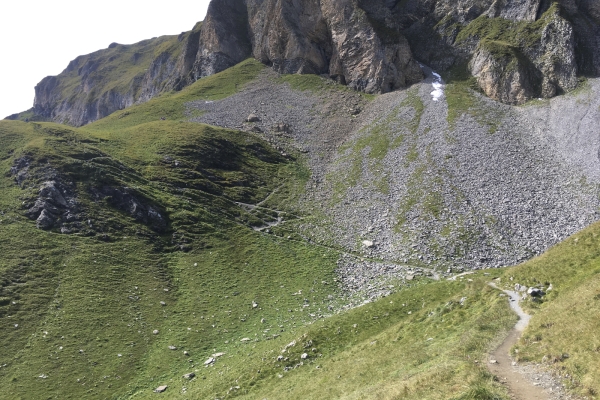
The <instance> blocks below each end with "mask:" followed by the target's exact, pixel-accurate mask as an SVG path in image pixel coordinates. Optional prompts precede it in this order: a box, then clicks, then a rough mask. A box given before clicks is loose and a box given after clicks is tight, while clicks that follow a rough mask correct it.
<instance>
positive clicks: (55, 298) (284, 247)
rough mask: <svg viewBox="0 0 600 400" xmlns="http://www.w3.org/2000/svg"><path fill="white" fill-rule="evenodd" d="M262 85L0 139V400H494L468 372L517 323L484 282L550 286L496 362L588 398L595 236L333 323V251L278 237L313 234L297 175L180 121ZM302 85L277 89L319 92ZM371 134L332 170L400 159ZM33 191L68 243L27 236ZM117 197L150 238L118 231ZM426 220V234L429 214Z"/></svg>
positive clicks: (5, 130) (243, 143)
mask: <svg viewBox="0 0 600 400" xmlns="http://www.w3.org/2000/svg"><path fill="white" fill-rule="evenodd" d="M165 46H167V44H165ZM263 68H264V66H263V65H262V64H260V63H259V62H257V61H255V60H247V61H244V62H242V63H241V64H239V65H237V66H235V67H233V68H230V69H228V70H226V71H224V72H222V73H219V74H216V75H213V76H211V77H208V78H203V79H201V80H198V81H197V82H196V83H194V84H192V85H191V86H189V87H187V88H185V89H183V90H182V91H179V92H169V93H164V94H162V95H160V96H158V97H156V98H154V99H152V100H150V101H148V102H147V103H144V104H138V105H135V106H132V107H130V108H128V109H125V110H121V111H117V112H115V113H113V114H112V115H110V116H108V117H106V118H104V119H102V120H99V121H97V122H94V123H92V124H89V125H86V126H84V127H81V128H73V127H70V126H66V125H59V124H55V123H48V122H29V123H26V122H22V121H0V143H1V145H0V170H1V173H0V254H1V257H0V322H1V323H0V337H2V346H0V387H2V390H1V391H0V398H2V399H11V400H14V399H23V400H29V399H129V398H132V399H146V398H159V397H160V398H165V399H175V398H178V399H179V398H189V399H215V398H218V399H229V398H242V399H246V398H247V399H335V398H340V399H455V400H459V399H460V400H467V399H473V400H474V399H509V398H510V397H509V394H508V392H507V390H506V388H505V387H504V386H503V385H501V384H500V383H499V382H498V381H497V379H496V378H495V377H494V376H492V375H491V374H490V373H489V372H488V370H487V368H486V363H487V355H488V353H489V352H490V351H491V350H492V349H494V348H495V346H497V345H498V344H499V343H500V342H501V341H502V340H503V339H504V337H505V335H506V333H507V332H508V330H510V328H511V327H512V326H513V325H514V323H515V322H516V320H517V316H516V315H515V314H513V312H512V311H511V309H510V307H509V304H508V301H507V299H506V297H504V296H502V295H501V293H500V292H499V291H498V290H496V289H493V288H492V287H490V286H489V285H488V283H489V282H490V281H492V280H495V281H496V282H500V284H502V285H506V286H510V285H513V284H514V283H516V282H519V283H522V284H524V285H529V286H534V285H536V284H543V285H547V283H548V284H549V283H552V285H553V289H552V290H551V291H549V292H548V295H547V296H546V297H545V298H544V300H543V301H539V302H534V301H528V303H527V305H528V309H530V310H531V312H532V313H533V314H534V317H533V320H532V325H531V328H529V329H528V330H527V331H526V332H525V335H524V336H523V339H522V340H521V342H519V344H518V345H517V346H516V347H515V349H514V352H515V356H516V357H517V358H518V359H520V360H527V361H535V362H542V361H543V362H546V363H548V364H549V366H550V367H551V368H555V369H556V370H557V371H558V372H560V373H561V374H566V375H565V376H566V377H567V378H566V379H567V380H568V381H569V382H570V385H571V386H572V387H573V388H574V390H576V391H580V392H581V393H584V394H586V395H588V396H594V395H595V394H596V393H597V392H598V391H599V390H600V386H598V383H597V382H598V379H596V378H597V377H598V375H599V371H598V362H597V357H595V355H597V353H598V351H600V350H599V349H600V342H599V340H600V339H599V338H598V335H597V333H596V332H597V331H598V320H597V318H593V317H590V316H594V315H596V314H597V312H598V311H599V307H600V305H599V304H600V303H598V301H599V300H598V298H600V286H599V285H600V283H599V282H600V280H599V279H598V273H599V272H600V264H599V262H598V255H599V254H600V253H599V251H598V248H600V247H599V243H598V241H599V240H600V237H599V236H598V233H597V232H598V229H600V227H599V226H598V225H595V226H592V227H590V228H589V229H587V230H585V231H584V232H582V233H580V234H578V235H575V236H574V237H572V238H570V239H569V240H567V241H566V242H564V243H562V244H560V245H558V246H556V247H555V248H553V249H551V250H550V251H549V252H548V253H547V254H545V255H543V256H541V257H538V258H536V259H534V260H531V261H529V262H527V263H525V264H523V265H520V266H517V267H512V268H504V269H493V270H489V271H487V272H478V273H475V274H472V275H468V276H461V277H459V278H457V279H456V280H453V281H451V280H444V279H442V280H440V281H434V280H433V279H430V278H428V277H415V279H414V280H410V281H405V282H403V283H402V284H401V285H398V287H397V288H396V290H395V291H394V292H393V293H392V294H391V295H389V296H387V297H383V298H381V299H379V300H377V301H373V302H366V303H365V304H363V305H362V306H360V307H355V308H351V309H348V308H346V307H345V305H346V303H345V301H346V299H347V296H349V295H350V294H349V293H348V292H346V291H344V290H343V289H342V286H341V285H340V282H339V278H338V276H337V274H336V268H337V262H338V260H339V259H340V256H341V255H342V253H344V250H343V249H341V248H337V247H335V246H333V245H331V246H329V245H325V244H322V243H321V244H319V243H316V242H314V241H311V240H309V239H307V238H306V237H305V236H303V235H302V234H300V232H298V231H296V228H295V226H296V225H295V224H296V223H298V221H302V220H303V219H305V218H311V217H313V216H312V215H311V214H310V208H308V207H305V204H304V203H303V202H302V201H300V200H299V199H300V198H302V196H303V194H304V193H305V190H306V187H307V182H308V180H309V178H310V172H309V169H308V167H307V160H306V159H305V157H306V156H305V155H303V154H302V153H300V152H289V151H287V152H285V153H284V152H282V151H280V150H278V149H276V148H275V147H273V146H272V145H271V144H270V143H269V142H267V141H266V140H264V139H262V138H261V137H260V136H259V135H257V134H254V133H248V132H242V131H237V130H230V129H224V128H219V127H214V126H208V125H203V124H199V123H194V122H190V121H189V119H190V115H189V112H190V111H189V110H188V109H187V106H186V103H188V102H190V101H194V100H206V101H215V100H219V99H223V98H226V97H228V96H231V95H233V94H235V93H236V91H239V90H242V89H243V88H244V86H245V85H246V84H248V83H250V82H252V81H253V80H254V79H256V77H257V76H258V75H259V74H260V73H261V71H262V70H263ZM120 76H121V75H120ZM122 76H125V75H122ZM119 79H121V78H119ZM123 79H124V78H123ZM320 82H321V78H319V77H316V76H309V77H304V78H303V77H297V76H288V77H284V78H282V82H281V84H289V85H291V86H292V87H295V88H297V89H298V90H327V89H326V88H325V89H324V88H321V83H320ZM448 93H449V94H448V98H449V105H450V107H452V105H451V104H452V101H456V103H464V104H463V105H462V106H461V107H463V108H462V109H461V110H466V108H464V107H467V108H470V107H468V106H469V104H470V103H468V102H463V101H461V100H460V99H459V98H458V97H457V96H463V95H464V96H467V97H468V98H471V97H469V96H471V92H468V91H462V89H461V92H460V93H456V92H452V88H450V89H449V90H448ZM453 93H454V94H453ZM453 96H454V97H453ZM402 106H404V107H409V108H410V109H411V110H412V111H411V112H410V115H411V116H410V118H408V119H407V125H406V135H407V138H406V140H409V139H410V135H416V134H417V130H418V128H419V122H420V118H421V115H422V113H423V103H422V101H421V100H420V99H419V98H417V97H415V95H414V93H412V92H409V93H408V95H407V97H406V100H405V103H404V104H402ZM449 118H450V119H452V118H458V116H456V115H455V116H450V117H449ZM387 124H389V120H382V121H379V122H378V123H375V124H374V125H373V126H372V127H371V129H367V130H365V131H364V133H365V138H364V139H363V140H358V141H356V142H355V143H354V144H353V146H350V147H348V148H347V151H348V152H349V153H352V154H353V155H355V156H357V154H359V153H360V154H362V153H363V152H366V151H367V149H368V151H369V153H368V157H367V158H368V160H369V161H371V162H372V163H374V164H377V163H378V162H381V160H382V159H383V158H385V156H386V154H387V151H388V148H393V147H394V146H400V145H401V144H402V143H403V142H402V140H400V139H398V140H397V142H396V143H394V140H393V138H388V137H387V136H386V132H387V130H386V126H387ZM422 134H426V132H425V133H422ZM349 179H350V180H354V179H355V178H354V177H350V178H349ZM50 180H54V181H60V182H62V184H64V185H65V187H68V188H69V192H70V196H71V197H72V198H73V199H75V200H74V201H75V202H76V204H77V209H78V214H79V215H80V216H81V217H80V218H79V220H78V223H79V225H78V226H79V228H78V229H77V230H75V231H74V232H62V233H61V232H60V231H59V230H58V229H49V230H42V229H38V228H37V227H36V223H35V221H33V220H31V219H29V218H28V217H27V216H26V214H27V209H28V208H29V207H31V206H32V204H35V202H36V199H37V196H38V195H39V192H40V185H42V184H43V183H44V182H46V181H50ZM415 184H418V183H417V182H415ZM107 188H108V189H107ZM109 189H110V190H109ZM387 190H389V188H388V189H387ZM415 190H416V189H415ZM382 191H385V189H382ZM122 192H126V193H127V194H128V195H130V196H132V197H134V198H135V199H137V201H138V202H139V203H140V204H143V205H145V206H146V207H152V209H154V210H158V211H157V212H159V213H160V214H161V215H162V216H163V217H164V218H163V219H164V226H161V227H160V228H157V227H156V226H153V225H152V224H149V223H148V222H147V221H143V220H140V219H136V217H135V215H136V214H135V213H132V212H129V211H128V210H129V208H128V207H123V206H121V205H119V203H118V199H117V198H116V197H118V196H117V195H116V194H115V193H122ZM103 193H111V195H104V194H103ZM415 193H417V192H415ZM100 194H102V195H100ZM419 196H425V195H424V194H423V195H421V194H419ZM429 203H431V204H430V209H429V211H430V213H431V214H432V215H435V214H436V212H439V210H438V208H440V207H442V206H443V204H442V205H439V204H437V203H436V202H434V201H433V200H432V201H430V202H429ZM429 203H428V204H429ZM407 207H408V206H407ZM164 385H166V386H167V389H166V391H164V392H163V393H161V394H157V393H155V392H154V389H156V388H157V387H159V386H164Z"/></svg>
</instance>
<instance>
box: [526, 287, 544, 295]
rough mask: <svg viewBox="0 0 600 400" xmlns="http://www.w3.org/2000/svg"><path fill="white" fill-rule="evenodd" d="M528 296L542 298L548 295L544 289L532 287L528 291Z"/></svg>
mask: <svg viewBox="0 0 600 400" xmlns="http://www.w3.org/2000/svg"><path fill="white" fill-rule="evenodd" d="M527 294H528V295H530V296H531V297H542V296H544V295H545V294H546V293H544V291H542V289H538V288H534V287H530V288H529V289H528V290H527Z"/></svg>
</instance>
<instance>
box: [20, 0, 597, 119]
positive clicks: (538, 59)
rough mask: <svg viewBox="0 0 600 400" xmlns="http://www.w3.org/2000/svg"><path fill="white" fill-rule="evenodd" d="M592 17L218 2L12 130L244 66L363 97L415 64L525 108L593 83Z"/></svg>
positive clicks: (73, 67) (499, 4)
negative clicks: (330, 84)
mask: <svg viewBox="0 0 600 400" xmlns="http://www.w3.org/2000/svg"><path fill="white" fill-rule="evenodd" d="M599 15H600V11H599V10H598V6H597V4H596V3H595V2H593V1H589V0H586V1H584V0H578V1H575V0H526V1H513V0H506V1H492V0H461V1H459V2H458V3H457V2H456V1H448V0H436V1H430V0H410V1H384V0H376V1H354V0H352V1H351V0H336V1H333V0H327V1H316V0H303V1H300V2H278V1H275V0H268V1H254V0H226V1H213V2H211V4H210V6H209V9H208V13H207V17H206V20H205V21H203V23H199V24H197V25H196V26H195V27H194V29H193V30H192V31H190V32H185V33H182V34H181V35H179V37H177V38H175V37H163V38H157V39H153V40H150V41H144V42H141V43H138V44H135V45H130V46H122V45H117V44H113V45H111V46H110V48H109V49H105V50H102V51H99V52H96V53H93V54H90V55H87V56H82V57H79V58H78V59H76V60H74V61H72V62H71V64H70V65H69V67H68V68H67V69H66V70H65V71H64V72H63V73H61V74H60V75H58V76H56V77H48V78H45V79H44V80H43V81H42V82H40V83H39V84H38V86H37V87H36V100H35V105H34V108H33V110H30V111H29V112H28V113H23V114H21V115H14V116H11V118H12V119H22V120H24V119H26V118H27V119H34V120H52V121H55V122H61V123H68V124H70V125H75V126H81V125H85V124H87V123H89V122H92V121H95V120H98V119H100V118H102V117H105V116H107V115H109V114H111V113H112V112H114V111H116V110H121V109H123V108H125V107H128V106H130V105H132V104H135V103H141V102H145V101H147V100H149V99H150V98H152V97H154V96H156V95H158V94H160V93H164V92H168V91H171V90H181V89H182V88H183V87H185V86H187V85H190V84H192V83H193V82H195V81H196V80H198V79H202V78H204V77H207V76H211V75H213V74H215V73H217V72H220V71H223V70H225V69H227V68H229V67H232V66H233V65H236V64H237V63H239V62H241V61H243V60H245V59H246V58H248V57H254V58H255V59H257V60H259V61H261V62H262V63H264V64H265V65H268V66H271V67H272V68H273V69H274V70H275V71H277V72H279V73H284V74H296V73H298V74H321V75H326V76H328V77H329V78H331V79H333V80H335V81H337V82H339V83H342V84H344V85H347V86H348V87H350V88H353V89H355V90H359V91H364V92H366V93H371V94H374V93H387V92H390V91H394V90H397V89H401V88H404V87H407V86H410V85H411V84H414V83H416V82H419V81H420V80H421V79H422V77H423V74H422V72H421V69H420V68H419V64H418V62H421V63H424V64H427V65H429V66H431V67H433V68H435V69H436V70H437V71H438V72H449V71H452V70H463V71H464V72H465V73H467V74H468V75H470V76H473V77H474V78H475V81H476V84H477V86H479V88H480V89H481V90H482V91H483V92H484V93H485V94H486V95H487V96H488V97H490V98H492V99H494V100H496V101H500V102H502V103H505V104H523V103H525V102H527V101H530V100H532V99H536V98H552V97H554V96H556V95H560V94H562V93H565V92H568V91H571V90H573V89H575V88H576V86H577V84H578V77H583V76H587V77H594V76H598V75H599V74H600V53H599V52H598V51H597V49H598V45H599V44H600V22H599V21H600V18H599Z"/></svg>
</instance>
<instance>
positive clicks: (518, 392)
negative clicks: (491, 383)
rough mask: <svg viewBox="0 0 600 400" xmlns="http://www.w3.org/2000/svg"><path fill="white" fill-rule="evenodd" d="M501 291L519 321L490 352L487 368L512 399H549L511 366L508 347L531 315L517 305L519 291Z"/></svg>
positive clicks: (539, 388) (519, 333)
mask: <svg viewBox="0 0 600 400" xmlns="http://www.w3.org/2000/svg"><path fill="white" fill-rule="evenodd" d="M489 285H490V286H491V287H493V288H495V289H499V288H498V287H497V286H496V285H494V284H493V283H490V284H489ZM503 292H504V293H506V294H507V295H508V296H509V302H510V307H511V308H512V309H513V310H514V311H515V312H516V313H517V315H518V316H519V321H518V322H517V324H516V325H515V326H514V328H513V329H512V330H511V331H510V333H509V334H508V337H507V338H506V339H504V341H503V342H502V344H501V345H500V346H499V347H498V348H497V349H496V350H494V351H493V352H492V353H491V354H490V362H489V363H488V364H487V365H488V369H489V370H490V372H491V373H492V374H494V375H495V376H497V377H498V379H500V382H501V383H503V384H505V385H506V386H507V387H508V390H509V392H510V394H511V398H512V399H514V400H549V399H550V396H548V393H547V392H546V391H545V390H544V389H542V388H541V387H539V386H535V385H533V384H532V383H531V382H529V380H527V378H526V377H525V376H523V375H522V374H520V373H519V372H518V371H517V370H516V369H515V368H514V367H513V364H512V363H513V361H512V358H511V357H510V354H509V353H510V349H511V347H513V346H514V345H515V344H516V343H517V342H518V341H519V338H520V337H521V335H522V334H523V331H524V330H525V328H527V326H528V325H529V320H530V319H531V315H529V314H526V313H525V311H523V309H522V308H521V306H520V305H519V301H520V299H521V297H520V295H519V293H517V292H513V291H510V290H503ZM493 361H495V362H493Z"/></svg>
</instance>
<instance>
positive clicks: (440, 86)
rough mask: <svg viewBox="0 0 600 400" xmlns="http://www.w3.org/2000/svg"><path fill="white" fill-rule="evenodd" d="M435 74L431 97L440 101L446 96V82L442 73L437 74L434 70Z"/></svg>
mask: <svg viewBox="0 0 600 400" xmlns="http://www.w3.org/2000/svg"><path fill="white" fill-rule="evenodd" d="M432 74H433V78H434V80H433V84H432V86H433V92H431V97H432V98H433V101H440V99H442V98H443V97H444V83H443V81H442V77H441V76H440V74H437V73H435V72H433V71H432Z"/></svg>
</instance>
